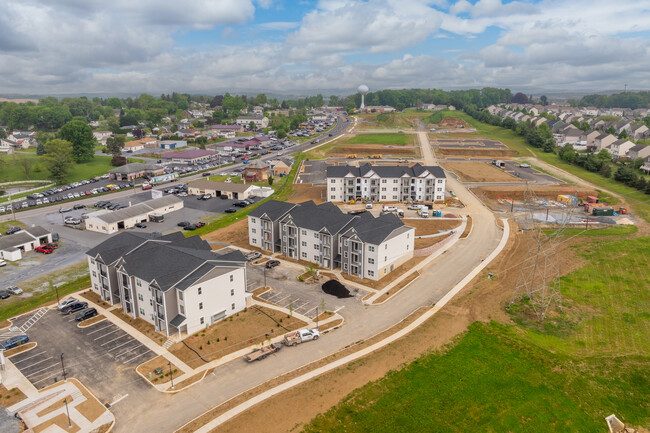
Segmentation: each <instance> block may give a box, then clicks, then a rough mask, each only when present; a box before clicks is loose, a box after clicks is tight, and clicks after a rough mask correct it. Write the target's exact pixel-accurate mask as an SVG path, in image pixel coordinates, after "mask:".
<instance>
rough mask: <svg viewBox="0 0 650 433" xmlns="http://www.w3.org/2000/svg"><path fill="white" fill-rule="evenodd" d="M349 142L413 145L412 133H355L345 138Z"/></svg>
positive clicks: (413, 137)
mask: <svg viewBox="0 0 650 433" xmlns="http://www.w3.org/2000/svg"><path fill="white" fill-rule="evenodd" d="M345 142H346V143H350V144H392V145H399V146H406V145H414V144H415V136H414V135H413V134H399V133H397V134H391V133H385V134H356V135H352V136H350V137H347V138H346V139H345Z"/></svg>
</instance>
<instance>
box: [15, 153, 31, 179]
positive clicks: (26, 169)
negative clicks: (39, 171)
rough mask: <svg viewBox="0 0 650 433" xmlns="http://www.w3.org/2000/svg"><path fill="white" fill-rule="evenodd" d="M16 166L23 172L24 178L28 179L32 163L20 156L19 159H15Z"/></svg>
mask: <svg viewBox="0 0 650 433" xmlns="http://www.w3.org/2000/svg"><path fill="white" fill-rule="evenodd" d="M16 159H17V161H16V163H17V165H18V166H19V167H20V168H22V170H23V172H24V173H25V178H27V179H29V174H30V173H31V172H32V166H33V165H34V164H33V161H32V160H31V159H29V158H27V157H25V156H21V157H20V158H16Z"/></svg>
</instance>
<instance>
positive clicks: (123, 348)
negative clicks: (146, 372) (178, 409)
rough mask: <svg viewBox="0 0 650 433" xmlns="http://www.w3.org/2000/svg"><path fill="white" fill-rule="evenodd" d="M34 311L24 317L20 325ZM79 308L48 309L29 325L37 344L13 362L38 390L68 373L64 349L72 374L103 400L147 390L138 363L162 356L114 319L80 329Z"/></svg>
mask: <svg viewBox="0 0 650 433" xmlns="http://www.w3.org/2000/svg"><path fill="white" fill-rule="evenodd" d="M30 316H31V315H26V316H23V317H21V318H19V319H18V320H17V321H16V322H15V323H16V324H17V325H18V326H20V324H21V323H24V322H25V321H26V320H27V319H29V317H30ZM77 323H78V322H76V321H75V320H74V313H73V314H71V315H69V316H63V315H61V314H60V313H59V312H58V311H56V310H48V312H47V313H46V314H45V315H44V316H43V317H41V318H40V320H38V321H37V322H36V323H35V324H34V325H33V326H32V327H31V328H29V330H28V331H27V335H28V336H29V338H30V341H34V342H36V343H37V344H38V345H37V346H36V348H34V349H32V350H29V351H27V352H25V353H21V354H18V355H15V356H12V357H11V362H12V363H14V365H15V366H16V367H17V368H18V369H19V370H20V372H21V373H22V374H23V375H25V377H26V378H27V379H28V380H29V381H30V382H31V383H32V384H33V385H34V386H35V387H36V388H38V389H41V388H44V387H46V386H48V385H51V384H52V383H54V382H56V381H58V380H61V379H62V378H63V370H62V366H61V354H63V362H64V365H65V370H66V375H67V377H75V378H77V379H79V380H81V382H82V383H84V384H85V385H86V386H88V387H90V388H91V389H92V390H93V391H94V392H96V393H97V395H98V397H100V400H101V401H102V402H111V401H113V400H114V399H115V398H116V396H118V395H120V394H122V395H123V393H125V392H126V393H128V392H130V390H132V391H133V392H138V391H139V390H140V389H147V387H148V385H147V384H146V383H144V380H143V379H142V378H141V377H140V376H138V375H137V374H136V373H135V369H134V367H136V366H137V365H139V364H141V363H143V362H145V361H148V360H149V359H152V358H154V357H155V356H156V355H155V354H154V353H153V352H152V351H150V350H149V349H148V348H147V347H145V346H144V345H142V344H141V343H140V342H139V341H137V340H135V339H134V338H132V337H131V336H130V335H128V334H127V333H126V332H124V331H123V330H121V329H120V328H118V327H117V326H115V325H113V324H112V323H111V322H109V321H108V320H104V321H101V322H98V323H96V324H94V325H91V326H89V327H87V328H78V327H77Z"/></svg>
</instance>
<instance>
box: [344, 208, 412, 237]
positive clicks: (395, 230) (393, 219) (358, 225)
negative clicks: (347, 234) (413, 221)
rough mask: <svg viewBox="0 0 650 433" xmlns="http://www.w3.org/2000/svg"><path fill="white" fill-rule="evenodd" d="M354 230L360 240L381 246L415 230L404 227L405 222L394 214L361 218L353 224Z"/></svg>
mask: <svg viewBox="0 0 650 433" xmlns="http://www.w3.org/2000/svg"><path fill="white" fill-rule="evenodd" d="M363 215H365V214H363ZM369 215H370V214H369ZM371 216H372V215H371ZM352 228H353V229H354V232H355V233H356V234H357V236H358V237H359V239H361V240H362V241H363V242H367V243H370V244H374V245H379V244H381V243H382V242H385V241H386V240H388V239H391V238H393V237H395V236H398V235H400V234H402V233H405V232H407V231H409V230H415V229H414V228H413V227H409V226H406V225H404V222H403V221H402V220H401V219H399V218H398V217H397V216H396V215H395V214H392V213H386V214H382V215H380V216H379V217H377V218H372V219H369V218H360V219H358V220H356V221H355V222H354V223H353V224H352Z"/></svg>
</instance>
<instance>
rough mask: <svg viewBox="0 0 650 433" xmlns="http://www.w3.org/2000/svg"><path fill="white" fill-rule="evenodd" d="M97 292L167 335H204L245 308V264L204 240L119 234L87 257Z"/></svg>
mask: <svg viewBox="0 0 650 433" xmlns="http://www.w3.org/2000/svg"><path fill="white" fill-rule="evenodd" d="M86 255H87V258H88V268H89V271H90V281H91V288H92V290H93V291H94V292H95V293H97V294H98V295H99V296H100V297H101V298H102V299H103V300H104V301H106V302H109V303H110V304H111V305H116V304H117V305H120V306H121V307H122V309H123V310H124V313H126V314H128V315H129V316H131V317H133V318H140V319H142V320H145V321H146V322H148V323H150V324H152V325H153V326H154V328H155V329H156V330H157V331H160V332H163V333H164V334H165V335H166V336H167V337H169V336H171V335H178V337H179V338H181V337H184V336H186V335H190V334H192V333H194V332H197V331H200V330H201V329H204V328H205V327H207V326H210V325H212V324H214V323H215V322H217V321H219V320H222V319H224V318H226V317H228V316H230V315H232V314H235V313H237V312H239V311H241V310H243V309H244V308H246V306H247V305H246V304H247V302H249V297H250V294H247V293H246V260H245V258H244V256H243V254H242V253H241V252H240V251H232V252H228V253H225V254H217V253H214V252H212V251H211V247H210V244H208V242H207V241H204V240H201V238H200V237H199V236H191V237H189V238H186V237H184V236H183V234H182V233H178V232H176V233H171V234H169V235H165V236H155V235H152V234H148V233H128V232H125V233H120V234H119V235H116V236H113V237H111V238H109V239H107V240H105V241H104V242H102V243H101V244H99V245H97V246H96V247H94V248H92V249H91V250H89V251H88V252H87V253H86Z"/></svg>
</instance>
